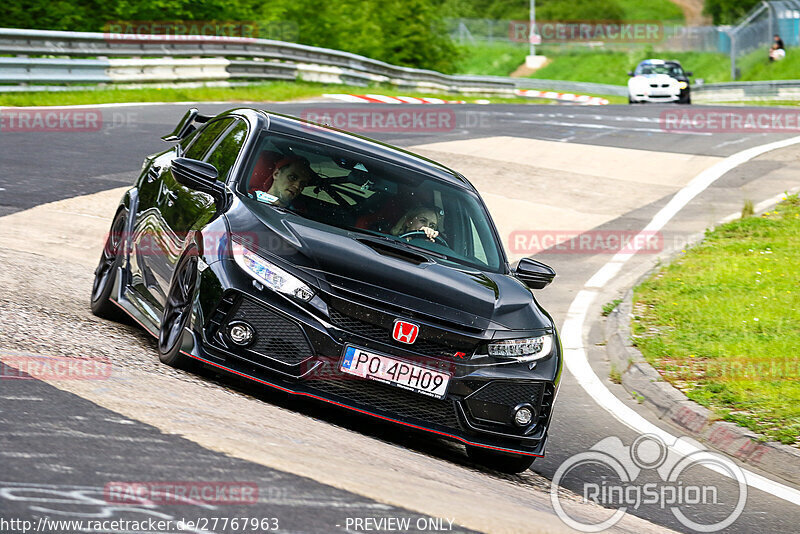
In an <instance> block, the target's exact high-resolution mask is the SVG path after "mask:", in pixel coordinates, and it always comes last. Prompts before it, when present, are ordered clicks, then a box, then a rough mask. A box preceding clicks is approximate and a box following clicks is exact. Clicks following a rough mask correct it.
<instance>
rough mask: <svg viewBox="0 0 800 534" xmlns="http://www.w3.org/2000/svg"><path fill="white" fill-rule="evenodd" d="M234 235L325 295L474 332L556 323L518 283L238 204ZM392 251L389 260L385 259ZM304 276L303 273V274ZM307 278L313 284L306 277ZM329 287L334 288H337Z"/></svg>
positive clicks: (291, 216) (232, 217)
mask: <svg viewBox="0 0 800 534" xmlns="http://www.w3.org/2000/svg"><path fill="white" fill-rule="evenodd" d="M239 206H240V208H239V209H233V210H231V211H230V212H229V213H228V215H227V217H228V221H229V224H230V228H231V232H232V234H233V236H234V237H238V238H240V239H242V240H244V241H245V242H249V243H252V244H253V245H252V248H253V249H254V250H255V251H256V252H260V253H262V254H263V255H264V256H265V257H267V258H270V257H273V258H274V257H276V256H277V257H279V258H280V259H282V260H284V265H283V266H284V267H289V268H292V267H294V268H295V269H299V270H300V271H302V272H303V273H305V274H306V275H310V276H313V277H314V278H315V279H316V281H317V285H318V286H319V287H321V288H322V289H323V290H330V291H332V292H334V293H339V294H342V293H345V294H346V293H355V294H358V295H361V296H363V297H366V298H368V299H375V300H378V301H380V302H384V303H386V304H388V305H390V306H391V307H394V308H398V307H399V308H403V309H407V310H412V311H414V312H418V313H421V314H425V315H429V316H432V317H437V318H440V319H443V320H446V321H449V322H453V323H457V324H459V325H463V326H464V327H466V328H469V329H471V330H472V329H481V330H486V329H494V330H539V329H549V328H552V326H553V322H552V320H551V318H550V317H549V316H548V315H547V313H546V312H545V311H544V310H543V309H542V308H541V307H540V306H539V304H538V303H537V302H536V300H535V299H534V298H533V294H532V293H531V291H530V290H529V289H528V288H527V287H526V286H525V285H524V284H523V283H522V282H520V281H519V280H517V279H516V278H514V277H512V276H509V275H504V274H500V273H490V272H483V271H480V270H477V269H473V268H470V267H467V266H463V267H461V266H459V267H452V266H450V265H449V264H448V265H444V264H441V263H436V262H434V261H424V262H420V261H421V260H422V259H423V258H422V257H421V256H420V257H418V258H417V259H414V253H413V252H412V253H411V254H410V256H409V258H401V257H397V256H396V255H393V254H391V250H392V249H386V248H385V247H383V248H382V247H381V246H380V245H381V243H382V240H380V239H374V238H372V237H371V236H368V235H365V234H362V233H359V232H351V231H348V230H344V229H339V228H335V227H332V226H329V225H325V224H322V223H317V222H315V221H311V220H309V219H305V218H303V217H300V216H297V215H294V214H291V213H282V212H279V211H277V210H273V209H267V208H264V209H259V210H258V212H253V211H250V210H249V209H248V208H247V207H245V206H244V205H242V204H241V203H239ZM387 251H388V252H389V253H388V254H387ZM298 274H300V273H298ZM304 278H306V279H307V278H308V276H305V277H304ZM330 286H333V287H332V288H331V287H330Z"/></svg>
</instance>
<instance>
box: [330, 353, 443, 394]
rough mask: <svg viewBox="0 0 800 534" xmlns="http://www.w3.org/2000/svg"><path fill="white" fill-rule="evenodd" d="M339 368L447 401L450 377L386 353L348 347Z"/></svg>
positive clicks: (362, 376)
mask: <svg viewBox="0 0 800 534" xmlns="http://www.w3.org/2000/svg"><path fill="white" fill-rule="evenodd" d="M340 369H341V370H342V371H343V372H345V373H349V374H351V375H355V376H359V377H361V378H366V379H368V380H376V381H378V382H383V383H384V384H389V385H392V386H395V387H399V388H402V389H407V390H409V391H414V392H416V393H420V394H422V395H427V396H429V397H436V398H437V399H441V398H444V395H445V393H446V392H447V383H448V382H449V381H450V375H448V374H447V373H442V372H440V371H434V370H433V369H428V368H427V367H423V366H421V365H415V364H413V363H408V362H404V361H402V360H397V359H395V358H392V357H390V356H385V355H383V354H376V353H374V352H368V351H366V350H363V349H359V348H356V347H347V348H346V349H345V351H344V358H342V364H341V366H340Z"/></svg>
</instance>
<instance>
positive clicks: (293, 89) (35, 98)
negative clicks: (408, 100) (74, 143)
mask: <svg viewBox="0 0 800 534" xmlns="http://www.w3.org/2000/svg"><path fill="white" fill-rule="evenodd" d="M324 93H354V94H364V93H380V94H386V95H400V94H402V95H405V96H418V97H422V96H428V97H436V98H441V99H444V100H465V101H467V102H475V101H476V100H481V99H488V100H489V101H490V102H491V103H498V104H504V103H514V104H519V103H527V102H529V100H528V99H523V98H517V97H496V96H470V97H465V96H463V95H452V94H441V93H418V92H409V91H405V90H400V89H397V88H393V87H377V86H374V87H354V86H346V85H325V84H316V83H306V82H267V83H258V84H253V85H248V86H242V87H197V88H164V89H157V88H142V89H125V88H119V87H110V88H107V89H97V90H75V91H53V92H47V91H41V92H28V93H0V105H2V106H67V105H75V104H106V103H115V102H203V101H224V102H231V103H235V102H283V101H290V100H297V99H302V98H312V97H318V96H320V95H322V94H324ZM531 103H533V102H532V101H531Z"/></svg>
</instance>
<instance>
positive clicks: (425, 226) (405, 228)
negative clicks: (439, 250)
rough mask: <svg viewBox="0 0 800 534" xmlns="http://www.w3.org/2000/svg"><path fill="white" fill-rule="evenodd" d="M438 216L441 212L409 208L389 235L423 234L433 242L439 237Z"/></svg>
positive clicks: (421, 207) (430, 208)
mask: <svg viewBox="0 0 800 534" xmlns="http://www.w3.org/2000/svg"><path fill="white" fill-rule="evenodd" d="M440 214H441V210H439V209H436V208H432V207H428V206H417V207H415V208H411V209H410V210H408V211H407V212H406V213H405V215H403V216H402V217H400V220H399V221H397V224H395V225H394V227H392V230H391V231H390V232H389V233H390V234H392V235H397V236H400V235H404V234H407V233H409V232H425V237H427V238H428V239H430V240H431V241H435V240H436V237H437V236H438V235H439V230H438V229H439V227H440V222H441V215H440Z"/></svg>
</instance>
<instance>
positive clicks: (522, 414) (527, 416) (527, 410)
mask: <svg viewBox="0 0 800 534" xmlns="http://www.w3.org/2000/svg"><path fill="white" fill-rule="evenodd" d="M531 421H533V410H532V409H531V407H530V406H520V407H519V408H517V410H516V411H515V412H514V422H515V423H516V424H517V426H528V425H529V424H531Z"/></svg>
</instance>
